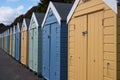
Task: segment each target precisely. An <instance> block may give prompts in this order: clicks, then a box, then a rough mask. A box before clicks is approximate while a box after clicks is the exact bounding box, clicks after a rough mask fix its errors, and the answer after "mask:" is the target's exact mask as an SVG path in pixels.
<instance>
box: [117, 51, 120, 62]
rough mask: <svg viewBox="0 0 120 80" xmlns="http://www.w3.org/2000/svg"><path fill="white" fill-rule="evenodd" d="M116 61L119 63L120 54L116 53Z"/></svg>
mask: <svg viewBox="0 0 120 80" xmlns="http://www.w3.org/2000/svg"><path fill="white" fill-rule="evenodd" d="M117 61H120V52H119V53H117Z"/></svg>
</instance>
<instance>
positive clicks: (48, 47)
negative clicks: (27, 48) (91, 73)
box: [42, 2, 72, 80]
mask: <svg viewBox="0 0 120 80" xmlns="http://www.w3.org/2000/svg"><path fill="white" fill-rule="evenodd" d="M71 7H72V5H71V4H66V3H56V2H50V3H49V6H48V9H47V13H46V15H45V18H44V20H43V23H42V76H43V77H44V78H45V79H46V80H67V53H68V50H67V41H68V25H67V24H66V21H67V15H68V13H69V11H70V9H71Z"/></svg>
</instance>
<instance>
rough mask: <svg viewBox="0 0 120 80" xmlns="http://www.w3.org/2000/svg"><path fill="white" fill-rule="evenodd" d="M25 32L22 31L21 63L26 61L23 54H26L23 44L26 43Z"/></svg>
mask: <svg viewBox="0 0 120 80" xmlns="http://www.w3.org/2000/svg"><path fill="white" fill-rule="evenodd" d="M23 42H24V32H23V31H22V32H21V63H22V64H23V63H24V60H23V59H24V58H23V54H24V48H23V45H24V43H23Z"/></svg>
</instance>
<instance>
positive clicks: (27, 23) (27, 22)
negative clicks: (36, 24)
mask: <svg viewBox="0 0 120 80" xmlns="http://www.w3.org/2000/svg"><path fill="white" fill-rule="evenodd" d="M25 22H26V26H27V28H29V24H30V19H28V18H25Z"/></svg>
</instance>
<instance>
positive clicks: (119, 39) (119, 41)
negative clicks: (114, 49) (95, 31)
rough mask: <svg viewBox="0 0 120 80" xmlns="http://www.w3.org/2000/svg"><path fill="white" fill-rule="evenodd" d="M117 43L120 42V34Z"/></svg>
mask: <svg viewBox="0 0 120 80" xmlns="http://www.w3.org/2000/svg"><path fill="white" fill-rule="evenodd" d="M117 41H118V42H117V43H120V35H119V36H118V37H117Z"/></svg>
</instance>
